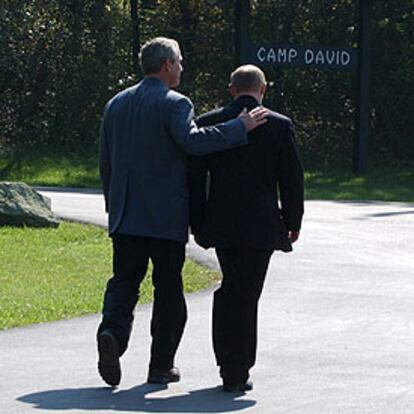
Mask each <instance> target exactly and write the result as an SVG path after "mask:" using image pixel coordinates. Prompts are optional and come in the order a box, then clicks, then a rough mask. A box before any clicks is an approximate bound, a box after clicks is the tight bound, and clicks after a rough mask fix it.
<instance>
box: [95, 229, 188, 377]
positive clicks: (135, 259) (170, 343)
mask: <svg viewBox="0 0 414 414" xmlns="http://www.w3.org/2000/svg"><path fill="white" fill-rule="evenodd" d="M112 245H113V277H112V278H111V279H110V280H109V281H108V284H107V286H106V291H105V296H104V303H103V311H102V314H103V318H102V322H101V324H100V326H99V328H98V335H99V333H100V332H102V331H104V330H106V329H109V330H110V331H111V332H112V333H113V334H114V335H115V336H116V337H117V339H118V341H119V344H120V353H121V355H122V354H123V353H124V352H125V350H126V349H127V346H128V341H129V338H130V334H131V329H132V322H133V319H134V315H133V311H134V308H135V305H136V303H137V301H138V299H139V293H140V291H139V289H140V284H141V282H142V280H143V279H144V276H145V274H146V271H147V267H148V262H149V259H151V261H152V263H153V272H152V282H153V285H154V303H153V308H152V319H151V336H152V344H151V361H150V368H157V369H162V370H164V369H169V368H171V367H172V366H173V365H174V356H175V353H176V351H177V348H178V344H179V342H180V340H181V336H182V334H183V330H184V326H185V322H186V320H187V309H186V304H185V299H184V294H183V284H182V275H181V271H182V267H183V265H184V260H185V245H184V243H180V242H176V241H171V240H162V239H154V238H148V237H140V236H130V235H123V234H115V235H113V236H112Z"/></svg>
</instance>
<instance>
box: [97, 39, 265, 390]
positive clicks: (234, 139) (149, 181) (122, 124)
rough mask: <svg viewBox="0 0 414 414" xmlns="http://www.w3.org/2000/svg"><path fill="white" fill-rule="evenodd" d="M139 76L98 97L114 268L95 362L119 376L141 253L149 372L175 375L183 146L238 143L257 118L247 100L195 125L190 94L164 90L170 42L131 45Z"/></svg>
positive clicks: (173, 60)
mask: <svg viewBox="0 0 414 414" xmlns="http://www.w3.org/2000/svg"><path fill="white" fill-rule="evenodd" d="M140 59H141V66H142V69H143V72H144V75H145V77H144V79H143V80H142V81H141V82H139V83H138V84H137V85H134V86H132V87H130V88H128V89H126V90H124V91H122V92H120V93H119V94H117V95H116V96H115V97H113V98H112V99H111V100H110V101H109V102H108V103H107V105H106V107H105V112H104V119H103V122H102V126H101V134H100V156H99V167H100V176H101V180H102V184H103V192H104V197H105V204H106V209H107V211H108V213H109V235H110V236H111V238H112V244H113V277H112V278H111V279H110V280H109V281H108V284H107V287H106V291H105V297H104V303H103V312H102V313H103V318H102V322H101V324H100V326H99V328H98V333H97V341H98V353H99V361H98V370H99V373H100V375H101V377H102V378H103V380H104V381H105V382H106V383H108V384H109V385H111V386H116V385H118V384H119V382H120V379H121V368H120V362H119V358H120V356H122V354H123V353H124V352H125V350H126V348H127V345H128V340H129V337H130V333H131V328H132V322H133V310H134V307H135V305H136V303H137V301H138V298H139V287H140V283H141V282H142V280H143V278H144V276H145V274H146V271H147V266H148V262H149V259H151V261H152V263H153V268H154V270H153V273H152V281H153V285H154V304H153V313H152V319H151V335H152V344H151V359H150V364H149V373H148V382H150V383H161V384H166V383H168V382H175V381H179V379H180V374H179V371H178V369H177V368H176V367H174V356H175V353H176V350H177V347H178V344H179V342H180V339H181V336H182V333H183V329H184V325H185V322H186V318H187V312H186V304H185V299H184V295H183V286H182V277H181V270H182V267H183V264H184V259H185V243H186V242H187V241H188V220H189V212H188V197H189V196H188V186H187V154H191V155H203V154H208V153H212V152H215V151H222V150H226V149H231V148H235V147H238V146H241V145H245V144H247V132H248V131H250V130H252V129H254V128H255V127H256V126H259V125H261V124H263V123H265V122H266V115H267V112H266V110H264V109H263V108H256V109H254V110H252V111H250V112H247V111H244V112H243V113H242V114H241V115H240V116H239V117H238V118H236V119H232V120H230V121H228V122H225V123H222V124H220V125H217V126H215V127H208V128H198V127H197V126H196V124H195V123H194V121H193V116H194V112H193V105H192V103H191V101H190V100H189V99H188V98H187V97H185V96H184V95H181V94H180V93H178V92H175V91H173V90H171V89H170V88H174V87H176V86H178V85H179V83H180V75H181V72H182V70H183V68H182V63H181V62H182V58H181V52H180V48H179V45H178V43H177V42H176V41H175V40H172V39H167V38H155V39H153V40H151V41H149V42H147V43H145V44H144V45H143V47H142V49H141V53H140Z"/></svg>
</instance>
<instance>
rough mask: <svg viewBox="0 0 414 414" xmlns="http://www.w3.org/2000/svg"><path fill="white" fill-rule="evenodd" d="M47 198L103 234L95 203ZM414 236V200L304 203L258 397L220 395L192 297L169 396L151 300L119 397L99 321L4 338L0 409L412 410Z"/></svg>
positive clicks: (88, 196)
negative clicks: (104, 367) (108, 379)
mask: <svg viewBox="0 0 414 414" xmlns="http://www.w3.org/2000/svg"><path fill="white" fill-rule="evenodd" d="M43 192H44V193H45V194H46V195H48V196H50V197H51V198H52V203H53V208H54V210H55V211H56V212H57V214H59V215H62V216H64V217H72V218H73V219H76V220H82V221H91V222H94V223H96V224H100V225H105V220H106V218H105V215H104V212H103V202H102V197H101V196H100V195H99V194H97V193H95V192H88V191H86V192H82V193H77V192H76V193H75V192H60V191H53V192H51V191H43ZM413 229H414V204H399V203H356V202H355V203H353V202H328V201H326V202H325V201H310V202H307V204H306V217H305V222H304V226H303V231H302V238H301V240H300V241H299V242H298V243H297V245H296V249H295V252H294V253H292V254H282V253H277V254H275V255H274V256H273V259H272V262H271V266H270V270H269V274H268V278H267V281H266V285H265V291H264V293H263V297H262V301H261V306H260V327H259V328H260V334H259V352H258V359H257V365H256V367H255V368H254V369H253V371H252V379H253V380H254V383H255V389H254V390H253V391H252V392H250V393H247V394H245V395H242V394H240V395H228V394H225V393H222V392H220V390H219V388H218V387H217V385H218V384H219V379H218V376H217V372H216V367H215V364H214V359H213V355H212V351H211V340H210V311H211V298H212V294H211V293H212V292H211V291H206V292H201V293H197V294H193V295H189V296H188V305H189V321H188V325H187V328H186V332H185V335H184V338H183V342H182V344H181V346H180V349H179V352H178V355H177V365H178V366H179V367H180V368H181V371H182V381H181V382H180V383H178V384H172V385H170V386H169V387H168V388H163V387H158V386H150V385H147V384H146V383H145V378H146V373H147V362H148V354H149V315H150V306H148V305H139V306H138V307H137V314H136V322H135V327H134V333H133V336H132V341H131V345H130V349H129V351H128V352H127V354H126V355H125V357H124V358H123V360H122V364H123V379H122V383H121V386H120V387H119V389H117V390H115V391H112V390H110V389H109V388H107V387H104V386H103V384H102V382H101V380H100V378H99V377H98V375H97V373H96V370H95V365H96V350H95V338H94V336H95V329H96V327H97V324H98V322H99V316H97V315H91V316H87V317H83V318H76V319H73V320H68V321H59V322H55V323H50V324H44V325H36V326H30V327H28V328H20V329H10V330H7V331H3V332H0V413H2V414H3V413H4V414H11V413H13V414H14V413H16V414H25V413H62V412H70V413H112V412H118V413H119V412H137V413H227V412H246V413H258V414H282V413H289V414H328V413H329V414H394V413H395V414H412V413H413V412H414V255H413V248H414V231H413ZM188 251H189V252H190V255H191V256H193V257H195V258H196V259H197V260H198V261H202V262H205V263H209V264H210V265H212V266H215V265H216V262H215V260H214V256H213V255H212V254H207V255H206V254H204V253H203V251H202V250H199V249H197V248H196V247H195V246H194V244H193V243H190V245H189V249H188ZM85 277H87V275H85Z"/></svg>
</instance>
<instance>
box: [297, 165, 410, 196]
mask: <svg viewBox="0 0 414 414" xmlns="http://www.w3.org/2000/svg"><path fill="white" fill-rule="evenodd" d="M305 191H306V198H307V199H323V200H326V199H329V200H381V201H414V171H413V170H409V169H405V170H401V171H398V170H397V171H394V170H390V171H386V170H373V171H370V172H369V173H368V174H367V175H365V176H355V175H352V174H351V173H338V172H333V173H325V172H323V173H322V172H318V171H316V172H306V174H305Z"/></svg>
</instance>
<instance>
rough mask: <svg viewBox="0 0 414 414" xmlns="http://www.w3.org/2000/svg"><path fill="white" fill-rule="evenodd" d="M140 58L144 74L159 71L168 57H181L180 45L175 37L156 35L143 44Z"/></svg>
mask: <svg viewBox="0 0 414 414" xmlns="http://www.w3.org/2000/svg"><path fill="white" fill-rule="evenodd" d="M139 58H140V62H141V67H142V71H143V72H144V75H149V74H151V73H158V72H159V71H160V70H161V68H162V65H163V64H164V62H165V61H166V60H167V59H170V60H171V61H172V62H175V61H176V60H177V59H181V52H180V46H179V45H178V42H177V41H176V40H174V39H169V38H167V37H156V38H154V39H151V40H149V41H148V42H146V43H144V44H143V45H142V47H141V51H140V54H139Z"/></svg>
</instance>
